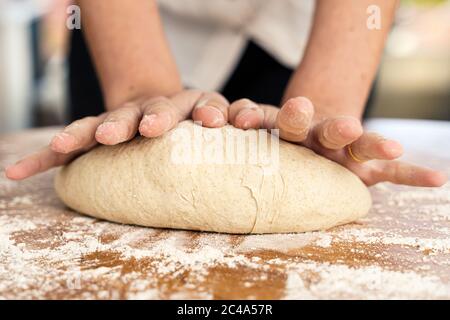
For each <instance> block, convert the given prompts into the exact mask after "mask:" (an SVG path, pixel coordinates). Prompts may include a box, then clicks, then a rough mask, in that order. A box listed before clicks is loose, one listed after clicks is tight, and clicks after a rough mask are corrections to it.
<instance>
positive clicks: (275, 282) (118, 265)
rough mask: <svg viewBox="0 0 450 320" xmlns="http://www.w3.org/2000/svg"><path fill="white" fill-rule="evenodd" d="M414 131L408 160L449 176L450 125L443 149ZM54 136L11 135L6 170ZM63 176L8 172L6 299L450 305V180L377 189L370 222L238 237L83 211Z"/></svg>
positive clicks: (1, 238)
mask: <svg viewBox="0 0 450 320" xmlns="http://www.w3.org/2000/svg"><path fill="white" fill-rule="evenodd" d="M403 124H404V125H405V124H407V123H403ZM423 124H424V126H425V123H423ZM398 125H399V123H398V122H394V123H389V122H383V121H381V122H373V123H372V124H370V126H371V127H374V128H377V129H378V128H381V129H385V130H388V131H389V127H390V126H391V129H395V128H397V127H398ZM407 127H408V128H404V130H402V134H405V130H410V132H409V133H408V134H406V135H405V137H407V138H408V141H409V142H410V145H409V149H408V150H407V154H408V158H409V159H411V160H415V161H416V162H420V163H422V164H427V165H428V166H434V167H436V168H440V169H443V170H445V171H447V172H448V173H450V161H449V159H450V155H449V154H448V152H449V151H448V150H450V145H449V141H450V131H449V129H450V125H449V124H448V123H440V124H439V125H436V123H433V124H432V125H431V126H429V128H431V129H429V130H431V131H433V128H434V130H438V128H441V130H442V131H439V132H440V134H439V135H437V136H436V139H438V140H439V143H436V144H431V143H430V142H428V143H427V142H426V138H425V140H424V138H423V136H421V133H420V130H418V129H420V128H421V127H420V126H419V127H417V124H413V125H409V126H407ZM429 130H425V131H424V132H425V135H426V134H427V133H426V132H428V134H430V136H432V132H430V131H429ZM54 131H55V130H54V129H41V130H32V131H27V132H23V133H19V134H14V135H7V136H5V135H4V136H0V168H2V167H3V166H5V165H6V164H9V163H11V162H12V161H15V160H17V159H18V157H19V156H21V155H23V154H26V153H28V152H30V151H31V150H35V149H36V148H38V147H39V146H41V145H44V144H45V143H47V142H48V140H49V137H50V135H51V134H52V133H53V132H54ZM422 131H423V130H422ZM422 134H423V133H422ZM415 136H416V137H418V138H419V140H421V141H422V144H421V147H420V148H419V147H418V148H414V146H415V144H414V143H413V142H412V141H414V137H415ZM423 141H425V142H423ZM418 145H419V144H418ZM411 146H412V147H411ZM424 148H425V149H424ZM427 148H428V149H427ZM443 150H446V151H443ZM447 155H449V156H448V157H447ZM105 165H107V164H105ZM53 175H54V172H49V173H45V174H42V175H40V176H37V177H35V178H32V179H29V180H26V181H23V182H11V181H7V180H6V179H5V178H4V177H3V175H2V176H1V177H0V256H1V257H0V298H12V299H19V298H25V299H42V298H50V299H55V298H62V299H70V298H81V299H118V298H120V299H124V298H136V299H169V298H173V299H174V298H175V299H176V298H200V299H212V298H225V299H229V298H239V299H254V298H262V299H314V298H319V299H329V298H350V299H359V298H362V299H370V298H383V299H389V298H413V299H415V298H425V299H431V298H439V299H449V298H450V186H449V185H448V184H447V186H445V187H443V188H439V189H425V188H410V187H396V186H393V185H390V184H381V185H378V186H376V187H373V188H371V192H372V195H373V199H374V205H373V208H372V210H371V212H370V214H369V215H368V216H367V217H366V218H364V219H361V220H360V221H358V222H356V223H353V224H349V225H346V226H342V227H338V228H334V229H332V230H328V231H326V232H312V233H302V234H287V235H251V236H236V235H223V234H211V233H198V232H187V231H174V230H160V229H151V228H141V227H136V226H127V225H119V224H114V223H108V222H105V221H99V220H96V219H92V218H89V217H86V216H82V215H80V214H78V213H76V212H72V211H71V210H68V209H67V208H65V207H64V206H63V205H62V204H61V202H60V201H59V200H58V199H57V197H56V195H55V193H54V190H53V187H52V178H53Z"/></svg>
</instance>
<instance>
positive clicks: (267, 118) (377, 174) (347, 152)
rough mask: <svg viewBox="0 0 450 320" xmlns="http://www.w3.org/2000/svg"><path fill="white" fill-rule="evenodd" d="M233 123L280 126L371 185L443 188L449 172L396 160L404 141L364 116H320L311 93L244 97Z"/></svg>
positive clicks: (290, 137) (285, 134)
mask: <svg viewBox="0 0 450 320" xmlns="http://www.w3.org/2000/svg"><path fill="white" fill-rule="evenodd" d="M228 120H229V122H230V123H231V124H233V125H234V126H235V127H237V128H241V129H250V128H254V129H259V128H264V129H279V130H280V137H281V138H282V139H284V140H287V141H291V142H294V143H298V144H300V145H303V146H305V147H307V148H310V149H312V150H313V151H315V152H316V153H318V154H320V155H322V156H324V157H326V158H328V159H330V160H333V161H335V162H337V163H339V164H341V165H343V166H344V167H346V168H348V169H349V170H351V171H352V172H354V173H355V174H356V175H358V176H359V178H360V179H361V180H362V181H363V182H364V183H365V184H366V185H368V186H370V185H374V184H376V183H379V182H384V181H388V182H392V183H395V184H404V185H410V186H422V187H439V186H442V185H443V184H445V183H446V181H447V177H446V176H445V174H443V173H441V172H439V171H435V170H431V169H428V168H424V167H420V166H416V165H413V164H409V163H406V162H402V161H397V160H395V159H397V158H399V157H400V156H401V155H402V153H403V148H402V146H401V144H400V143H398V142H396V141H394V140H389V139H386V138H384V137H382V136H381V135H379V134H376V133H373V132H366V131H364V129H363V127H362V124H361V121H360V120H359V119H357V118H355V117H349V116H331V117H319V116H317V115H316V116H315V115H314V107H313V105H312V103H311V101H309V100H308V99H307V98H304V97H297V98H293V99H290V100H288V101H287V102H286V103H285V104H284V105H283V107H282V108H281V109H279V108H276V107H274V106H270V105H261V104H256V103H254V102H252V101H250V100H248V99H241V100H238V101H236V102H234V103H232V104H231V106H230V110H229V119H228Z"/></svg>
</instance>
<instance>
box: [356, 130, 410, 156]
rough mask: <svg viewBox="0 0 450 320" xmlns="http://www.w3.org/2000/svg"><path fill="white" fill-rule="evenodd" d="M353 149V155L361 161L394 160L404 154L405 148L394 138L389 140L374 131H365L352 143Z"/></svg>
mask: <svg viewBox="0 0 450 320" xmlns="http://www.w3.org/2000/svg"><path fill="white" fill-rule="evenodd" d="M351 150H352V153H353V155H354V156H355V157H356V158H357V159H359V160H361V161H368V160H372V159H381V160H393V159H396V158H398V157H400V156H401V155H402V154H403V148H402V145H401V144H400V143H398V142H397V141H394V140H387V139H386V138H384V137H383V136H381V135H379V134H377V133H373V132H366V133H364V134H363V135H362V136H361V137H360V138H359V139H358V140H356V141H355V142H353V143H352V144H351Z"/></svg>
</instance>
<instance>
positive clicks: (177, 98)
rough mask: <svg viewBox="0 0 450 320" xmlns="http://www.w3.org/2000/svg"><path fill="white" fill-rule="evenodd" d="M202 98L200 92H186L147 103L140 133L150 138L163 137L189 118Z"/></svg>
mask: <svg viewBox="0 0 450 320" xmlns="http://www.w3.org/2000/svg"><path fill="white" fill-rule="evenodd" d="M201 96H202V92H201V91H199V90H185V91H183V92H181V93H179V94H176V95H174V96H173V97H171V98H170V99H169V98H166V97H158V98H154V99H151V100H149V101H147V102H146V103H145V105H144V117H143V118H142V120H141V123H140V125H139V132H140V133H141V134H142V135H143V136H145V137H149V138H152V137H158V136H160V135H162V134H163V133H164V132H166V131H168V130H170V129H172V128H174V127H175V126H176V125H177V124H178V123H179V122H180V121H182V120H185V119H186V118H188V117H189V116H190V114H191V111H192V109H193V106H194V105H195V104H196V103H197V101H198V100H199V99H200V97H201Z"/></svg>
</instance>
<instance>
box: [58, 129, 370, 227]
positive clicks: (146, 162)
mask: <svg viewBox="0 0 450 320" xmlns="http://www.w3.org/2000/svg"><path fill="white" fill-rule="evenodd" d="M198 132H200V134H199V133H198ZM261 132H263V133H264V134H265V136H264V134H262V133H261ZM255 133H258V135H257V139H256V141H255V140H250V139H251V138H249V134H255ZM254 136H255V135H253V136H252V137H254ZM239 139H240V140H239ZM243 140H245V141H246V142H247V144H246V146H247V148H243V149H242V148H241V149H239V143H238V142H237V141H240V142H241V145H242V141H243ZM230 141H231V142H230ZM251 141H253V142H251ZM277 141H278V140H277V139H276V137H275V136H273V135H271V134H267V133H265V131H262V130H259V131H258V130H247V131H243V130H240V129H236V128H234V127H231V126H226V127H224V128H218V129H207V128H203V127H201V126H199V125H197V124H194V123H193V122H192V121H184V122H182V123H180V124H179V126H178V127H177V128H176V129H174V130H171V131H169V132H168V133H166V134H165V135H163V136H162V137H159V138H154V139H148V138H143V137H137V138H135V139H134V140H132V141H130V142H127V143H123V144H120V145H117V146H99V147H96V148H95V149H93V150H92V151H90V152H88V153H86V154H84V155H82V156H80V157H79V158H77V159H76V160H74V161H73V162H72V163H70V164H69V165H67V166H65V167H63V168H62V169H61V170H60V171H59V172H58V174H57V175H56V178H55V187H56V191H57V193H58V195H59V197H60V198H61V199H62V201H63V202H64V203H65V204H66V205H67V206H69V207H70V208H72V209H74V210H76V211H79V212H81V213H84V214H87V215H90V216H93V217H97V218H101V219H106V220H110V221H115V222H120V223H127V224H136V225H142V226H150V227H160V228H176V229H190V230H203V231H214V232H226V233H278V232H303V231H313V230H322V229H327V228H330V227H333V226H336V225H340V224H344V223H348V222H351V221H354V220H356V219H357V218H359V217H362V216H363V215H365V214H366V213H367V212H368V210H369V208H370V206H371V197H370V193H369V191H368V189H367V188H366V186H365V185H364V184H363V183H362V182H361V180H360V179H359V178H358V177H357V176H356V175H354V174H353V173H351V172H350V171H348V170H347V169H346V168H344V167H342V166H340V165H338V164H336V163H334V162H332V161H330V160H328V159H326V158H324V157H321V156H319V155H317V154H315V153H314V152H313V151H311V150H309V149H306V148H303V147H300V146H298V145H294V144H291V143H288V142H285V141H282V140H280V141H279V144H277V143H276V142H277ZM263 146H266V149H267V150H266V153H264V152H263V151H264V150H263V149H264V148H263ZM250 147H255V148H258V150H263V151H260V153H261V154H263V155H264V156H265V157H264V156H261V157H259V156H256V160H255V152H251V151H250V150H251V149H250ZM199 150H200V151H199ZM239 150H240V152H238V151H239ZM242 150H244V151H243V152H242ZM252 150H253V149H252ZM278 150H279V152H278ZM233 154H234V157H233ZM238 154H239V155H241V156H242V155H245V157H244V158H245V159H244V161H243V162H242V161H241V160H242V159H241V160H239V161H237V160H236V159H237V158H238V156H237V155H238ZM272 154H274V155H275V156H272V157H271V155H272ZM205 155H208V157H207V156H205ZM276 155H278V159H276V158H277V156H276ZM212 157H217V159H213V160H211V158H212ZM221 157H222V158H221ZM241 158H242V157H241ZM205 159H206V160H205ZM224 159H225V160H226V161H224ZM268 159H269V160H271V161H268Z"/></svg>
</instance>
